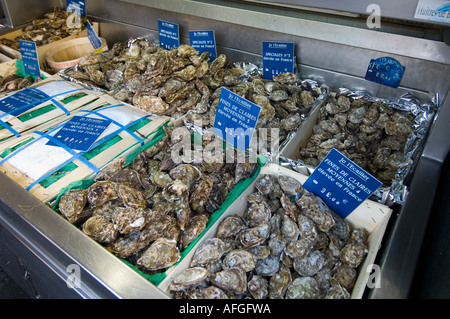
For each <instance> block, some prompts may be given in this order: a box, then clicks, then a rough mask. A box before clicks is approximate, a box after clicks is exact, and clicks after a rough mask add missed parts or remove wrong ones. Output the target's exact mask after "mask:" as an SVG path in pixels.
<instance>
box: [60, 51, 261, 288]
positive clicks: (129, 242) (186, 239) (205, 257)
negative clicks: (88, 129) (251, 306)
mask: <svg viewBox="0 0 450 319" xmlns="http://www.w3.org/2000/svg"><path fill="white" fill-rule="evenodd" d="M131 53H132V52H130V54H131ZM185 130H186V131H187V129H185ZM165 132H166V134H167V135H166V136H164V137H163V138H161V139H160V140H159V141H158V142H157V143H156V144H154V145H153V146H151V147H150V148H147V149H145V150H143V151H141V152H140V153H139V154H138V155H137V156H136V157H135V158H134V159H133V160H132V161H131V163H130V164H129V165H128V166H127V167H124V165H125V161H124V160H122V159H117V160H114V161H112V162H111V164H110V165H108V166H106V167H105V168H104V169H103V170H101V171H100V172H99V173H98V174H97V175H96V178H95V180H94V182H93V184H92V185H91V186H90V187H89V188H88V189H86V190H82V189H73V190H70V191H68V192H66V193H65V194H64V195H63V196H62V197H61V200H60V201H59V206H58V208H59V210H60V212H61V213H62V215H63V216H64V217H65V218H66V219H68V220H69V221H70V222H72V223H74V224H76V225H77V226H80V227H81V229H82V230H83V232H84V233H85V234H87V235H88V236H90V237H91V238H93V239H94V240H96V241H98V242H100V243H102V244H104V246H105V248H106V249H107V250H108V251H110V252H111V253H113V254H114V255H116V256H118V257H120V258H124V259H126V260H127V261H129V262H130V263H131V264H133V265H136V266H137V267H138V268H140V269H141V270H142V271H143V272H145V273H149V274H155V273H158V272H162V271H165V269H167V267H170V266H171V265H173V264H174V263H175V262H177V261H178V259H179V258H180V252H182V251H183V250H184V249H186V247H188V246H189V245H190V244H191V243H192V242H193V241H194V240H195V239H197V238H198V236H199V235H200V234H202V233H203V232H204V230H205V229H206V227H207V223H208V221H209V219H210V216H211V214H212V213H214V212H215V210H216V209H217V208H219V207H220V206H221V205H222V203H223V201H224V200H225V198H226V196H227V194H228V193H229V192H230V191H231V190H232V189H233V188H234V186H235V184H236V183H237V182H239V181H240V179H241V178H245V177H247V176H251V175H252V174H253V173H254V171H255V170H256V167H257V166H256V164H251V165H250V164H249V165H246V166H245V169H243V170H240V171H239V172H238V173H239V174H240V175H239V176H238V177H236V173H237V171H236V163H234V162H232V163H225V162H226V161H225V153H224V154H223V156H224V157H223V163H222V164H221V165H220V166H217V167H214V168H213V169H211V166H210V164H209V163H206V162H204V161H203V162H198V163H193V162H188V161H181V163H174V161H173V160H172V150H173V148H174V145H175V144H176V143H178V142H179V141H180V140H179V136H178V135H177V134H175V133H174V131H173V129H171V128H165ZM188 136H189V141H190V133H189V132H188ZM206 142H207V141H205V143H206ZM189 145H190V144H189ZM191 147H194V146H191ZM227 220H228V222H229V224H230V225H234V226H233V227H232V229H230V228H228V227H227V228H226V229H223V236H224V238H225V237H230V236H234V235H235V234H236V233H237V232H239V231H241V230H243V229H244V228H247V227H248V226H247V224H246V223H245V222H244V220H243V219H242V218H241V217H238V218H235V219H234V220H233V219H232V218H229V219H227ZM227 247H228V246H227V244H226V243H225V242H222V240H221V239H220V238H216V239H214V240H212V243H210V245H209V246H208V247H206V245H205V248H207V249H204V251H203V253H202V254H200V252H199V253H198V254H197V255H196V257H195V259H194V262H195V263H196V264H195V265H204V264H208V263H211V262H213V260H214V259H219V258H221V257H222V255H223V254H224V253H225V252H226V251H227V252H228V251H229V250H228V249H227V250H226V248H227ZM219 252H220V253H219ZM218 253H219V254H218ZM213 257H214V258H213ZM235 259H236V260H237V259H238V257H236V258H235ZM230 262H231V261H230ZM208 291H209V290H208ZM210 292H211V293H212V290H211V291H210ZM214 295H217V291H216V293H215V294H214Z"/></svg>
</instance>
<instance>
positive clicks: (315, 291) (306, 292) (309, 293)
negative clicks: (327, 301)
mask: <svg viewBox="0 0 450 319" xmlns="http://www.w3.org/2000/svg"><path fill="white" fill-rule="evenodd" d="M319 296H320V289H319V286H318V284H317V282H316V280H315V279H314V278H311V277H298V278H296V279H295V280H294V281H292V283H291V284H290V285H289V287H288V288H287V291H286V299H317V298H318V297H319Z"/></svg>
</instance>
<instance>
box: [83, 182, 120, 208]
mask: <svg viewBox="0 0 450 319" xmlns="http://www.w3.org/2000/svg"><path fill="white" fill-rule="evenodd" d="M115 186H116V184H115V183H114V182H111V181H99V182H96V183H94V184H93V185H92V186H91V187H89V189H88V192H87V200H88V202H89V204H90V205H91V206H93V207H97V206H101V205H103V204H105V203H106V202H107V201H110V200H113V199H116V198H118V195H117V192H116V187H115Z"/></svg>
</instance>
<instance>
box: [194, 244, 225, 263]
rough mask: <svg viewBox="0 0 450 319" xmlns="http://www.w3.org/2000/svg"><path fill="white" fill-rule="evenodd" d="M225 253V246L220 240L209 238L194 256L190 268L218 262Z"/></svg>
mask: <svg viewBox="0 0 450 319" xmlns="http://www.w3.org/2000/svg"><path fill="white" fill-rule="evenodd" d="M224 252H225V244H224V242H223V241H222V240H221V239H219V238H208V239H206V240H205V241H204V242H202V243H201V244H200V245H199V246H198V247H197V249H196V250H195V253H194V255H193V256H192V259H191V262H190V264H189V266H190V267H195V266H203V265H206V264H208V263H211V262H214V261H216V260H218V259H219V258H220V257H222V255H223V254H224Z"/></svg>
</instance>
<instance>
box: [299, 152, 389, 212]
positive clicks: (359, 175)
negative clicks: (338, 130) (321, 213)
mask: <svg viewBox="0 0 450 319" xmlns="http://www.w3.org/2000/svg"><path fill="white" fill-rule="evenodd" d="M381 185H382V183H381V182H380V181H378V180H377V179H376V178H374V177H373V176H372V175H370V174H369V173H367V172H366V171H365V170H363V169H362V168H360V167H359V166H358V165H356V164H355V163H354V162H352V161H351V160H350V159H348V158H347V157H345V156H344V155H342V154H341V153H340V152H339V151H337V150H336V149H334V148H333V149H332V150H331V151H330V153H328V155H327V156H326V157H325V158H324V159H323V161H322V162H321V163H320V164H319V166H317V168H316V169H315V170H314V172H313V173H312V174H311V176H309V177H308V179H307V180H306V182H305V183H304V184H303V187H304V188H305V189H306V190H307V191H309V192H311V193H313V194H314V195H316V196H319V197H320V198H322V199H323V201H324V202H325V203H326V204H327V205H328V207H330V209H332V210H333V211H334V212H336V213H337V214H339V215H340V216H341V217H343V218H345V217H347V216H348V215H349V214H350V213H351V212H353V211H354V210H355V209H356V208H357V207H358V206H359V205H360V204H361V203H362V202H363V201H365V200H366V199H367V198H369V196H370V195H372V194H373V192H375V191H376V190H377V188H378V187H380V186H381Z"/></svg>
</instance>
